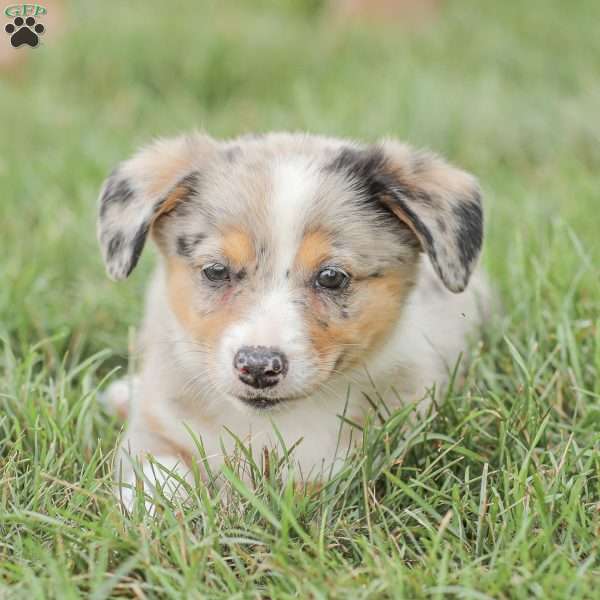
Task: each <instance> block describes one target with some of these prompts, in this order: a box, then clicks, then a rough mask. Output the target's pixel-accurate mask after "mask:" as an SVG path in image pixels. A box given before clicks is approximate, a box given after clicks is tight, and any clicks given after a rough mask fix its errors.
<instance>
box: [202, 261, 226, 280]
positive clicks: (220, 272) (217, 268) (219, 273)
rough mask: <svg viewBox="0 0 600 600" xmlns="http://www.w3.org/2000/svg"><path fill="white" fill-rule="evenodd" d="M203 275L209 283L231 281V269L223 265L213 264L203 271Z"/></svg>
mask: <svg viewBox="0 0 600 600" xmlns="http://www.w3.org/2000/svg"><path fill="white" fill-rule="evenodd" d="M202 274H203V275H204V277H206V279H208V280H209V281H215V282H219V281H229V278H230V276H229V269H228V268H227V267H226V266H225V265H222V264H221V263H212V264H210V265H206V267H204V268H203V269H202Z"/></svg>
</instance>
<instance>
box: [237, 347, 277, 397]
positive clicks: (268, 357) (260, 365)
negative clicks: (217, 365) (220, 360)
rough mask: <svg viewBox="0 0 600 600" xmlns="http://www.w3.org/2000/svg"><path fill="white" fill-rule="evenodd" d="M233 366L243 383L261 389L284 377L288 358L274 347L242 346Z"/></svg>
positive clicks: (271, 385) (274, 383)
mask: <svg viewBox="0 0 600 600" xmlns="http://www.w3.org/2000/svg"><path fill="white" fill-rule="evenodd" d="M233 366H234V368H235V370H236V371H237V372H238V375H239V378H240V379H241V380H242V381H243V382H244V383H245V384H247V385H251V386H252V387H254V388H258V389H261V390H262V389H264V388H269V387H273V386H274V385H277V384H278V383H279V382H280V381H281V380H282V379H283V378H284V377H285V374H286V373H287V370H288V360H287V358H286V356H285V354H284V353H283V352H280V351H279V350H277V349H276V348H267V347H266V346H243V347H242V348H240V349H239V350H238V351H237V353H236V355H235V357H234V359H233Z"/></svg>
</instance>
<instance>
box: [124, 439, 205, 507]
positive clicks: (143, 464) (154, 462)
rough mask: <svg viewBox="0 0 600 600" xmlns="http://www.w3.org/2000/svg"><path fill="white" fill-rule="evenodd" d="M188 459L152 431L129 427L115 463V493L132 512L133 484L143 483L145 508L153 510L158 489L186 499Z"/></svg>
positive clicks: (189, 475)
mask: <svg viewBox="0 0 600 600" xmlns="http://www.w3.org/2000/svg"><path fill="white" fill-rule="evenodd" d="M190 464H191V458H190V456H189V455H188V454H187V453H186V452H185V451H181V450H179V449H177V448H176V447H175V446H174V445H172V444H170V443H169V442H168V441H167V440H165V439H164V438H161V437H160V436H158V435H155V434H153V433H151V432H147V431H140V430H139V429H136V428H132V429H130V430H129V431H128V432H127V434H126V436H125V439H124V440H123V442H122V443H121V447H120V449H119V453H118V457H117V461H116V463H115V485H116V487H115V495H116V496H117V497H118V498H119V499H120V500H121V501H122V503H123V505H124V506H125V508H127V510H129V511H131V510H132V509H133V507H134V504H135V498H136V487H137V486H139V485H143V489H144V493H145V495H146V497H147V499H146V502H145V504H146V509H147V510H148V512H149V513H154V511H155V507H156V503H155V502H153V501H152V500H150V498H156V497H157V495H158V493H159V492H158V490H159V489H160V490H162V494H163V495H164V496H166V497H167V498H169V499H171V500H179V501H183V500H185V499H186V498H187V495H188V494H187V489H186V485H188V484H189V485H193V483H194V476H193V473H192V471H191V468H190Z"/></svg>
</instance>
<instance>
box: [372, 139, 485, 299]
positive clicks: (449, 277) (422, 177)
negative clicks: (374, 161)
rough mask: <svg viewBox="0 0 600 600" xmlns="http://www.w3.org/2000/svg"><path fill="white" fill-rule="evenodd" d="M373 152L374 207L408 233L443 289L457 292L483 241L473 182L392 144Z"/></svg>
mask: <svg viewBox="0 0 600 600" xmlns="http://www.w3.org/2000/svg"><path fill="white" fill-rule="evenodd" d="M377 148H378V149H377V150H376V151H375V152H376V153H377V154H378V155H379V157H380V159H379V164H378V167H377V171H378V175H377V177H378V179H379V183H380V190H381V194H380V202H382V203H383V204H385V205H386V206H387V207H388V209H389V210H391V211H392V212H393V213H394V214H395V215H396V216H397V217H398V218H399V219H400V220H401V221H403V222H404V223H405V224H406V225H408V227H409V228H410V229H412V231H413V233H414V234H415V236H416V237H417V239H418V240H419V242H420V244H421V247H422V249H423V251H424V252H426V253H427V255H428V256H429V260H430V261H431V264H432V265H433V267H434V269H435V271H436V273H437V274H438V276H439V277H440V279H441V280H442V281H443V282H444V285H445V286H446V287H447V288H448V289H449V290H451V291H452V292H462V291H463V290H464V289H465V288H466V287H467V283H468V282H469V278H470V276H471V273H472V271H473V269H474V267H475V265H476V263H477V258H478V257H479V253H480V251H481V244H482V239H483V213H482V210H481V194H480V191H479V186H478V184H477V181H476V180H475V178H474V177H473V176H472V175H470V174H468V173H466V172H465V171H461V170H460V169H457V168H455V167H453V166H451V165H449V164H448V163H446V162H445V161H444V160H442V159H441V158H439V157H438V156H435V155H434V154H431V153H428V152H419V151H415V150H413V149H412V148H410V147H409V146H407V145H405V144H401V143H399V142H396V141H393V140H385V141H383V142H382V143H381V144H379V145H378V147H377Z"/></svg>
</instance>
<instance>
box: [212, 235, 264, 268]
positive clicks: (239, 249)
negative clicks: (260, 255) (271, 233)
mask: <svg viewBox="0 0 600 600" xmlns="http://www.w3.org/2000/svg"><path fill="white" fill-rule="evenodd" d="M221 248H222V250H223V253H224V254H225V256H226V257H227V258H228V259H229V261H230V262H231V263H232V264H233V265H235V266H237V267H243V266H245V265H247V264H249V263H251V262H252V261H253V260H254V258H255V256H256V253H255V251H254V244H253V243H252V238H251V237H250V235H249V234H248V233H247V232H245V231H243V230H242V229H230V230H228V231H227V232H226V233H225V234H224V235H223V239H222V241H221Z"/></svg>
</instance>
